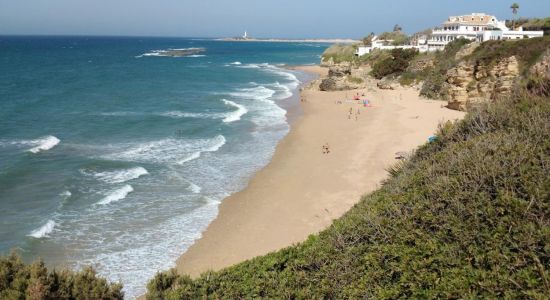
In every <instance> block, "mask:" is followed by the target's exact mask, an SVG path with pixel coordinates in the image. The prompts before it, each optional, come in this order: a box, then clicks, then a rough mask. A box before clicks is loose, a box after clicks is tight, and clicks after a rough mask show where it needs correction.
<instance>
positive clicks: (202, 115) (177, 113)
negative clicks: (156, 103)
mask: <svg viewBox="0 0 550 300" xmlns="http://www.w3.org/2000/svg"><path fill="white" fill-rule="evenodd" d="M157 115H159V116H162V117H168V118H195V119H222V118H224V117H225V114H223V113H221V114H217V113H193V112H185V111H179V110H172V111H166V112H161V113H157Z"/></svg>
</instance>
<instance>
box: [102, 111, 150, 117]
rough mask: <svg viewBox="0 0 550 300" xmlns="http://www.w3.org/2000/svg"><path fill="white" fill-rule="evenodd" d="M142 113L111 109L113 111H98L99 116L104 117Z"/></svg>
mask: <svg viewBox="0 0 550 300" xmlns="http://www.w3.org/2000/svg"><path fill="white" fill-rule="evenodd" d="M141 114H142V113H138V112H133V111H113V112H102V113H99V115H100V116H104V117H127V116H139V115H141Z"/></svg>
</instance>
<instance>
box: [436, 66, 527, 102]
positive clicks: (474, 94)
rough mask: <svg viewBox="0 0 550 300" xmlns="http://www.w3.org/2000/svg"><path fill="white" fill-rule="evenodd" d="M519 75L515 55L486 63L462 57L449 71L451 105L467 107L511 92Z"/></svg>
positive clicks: (448, 84)
mask: <svg viewBox="0 0 550 300" xmlns="http://www.w3.org/2000/svg"><path fill="white" fill-rule="evenodd" d="M518 75H519V63H518V60H517V59H516V57H515V56H512V57H508V58H505V59H501V60H500V61H498V62H497V63H496V64H495V65H492V66H486V65H483V64H480V63H476V62H471V61H462V62H461V63H459V64H458V65H457V66H456V67H454V68H451V69H450V70H449V71H447V80H446V82H447V84H446V85H447V86H446V88H447V94H448V107H449V108H451V109H456V110H466V109H467V107H468V105H470V104H472V103H476V102H481V101H489V100H493V99H495V98H497V97H498V96H502V95H507V94H510V93H511V91H512V89H513V87H514V84H515V82H516V80H517V78H518Z"/></svg>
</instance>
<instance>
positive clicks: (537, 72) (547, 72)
mask: <svg viewBox="0 0 550 300" xmlns="http://www.w3.org/2000/svg"><path fill="white" fill-rule="evenodd" d="M529 73H530V74H532V75H533V76H536V77H538V78H541V79H545V80H550V49H548V50H546V52H544V53H543V54H542V56H541V57H540V58H539V60H538V61H537V62H536V63H535V64H534V65H533V66H532V67H531V68H530V69H529Z"/></svg>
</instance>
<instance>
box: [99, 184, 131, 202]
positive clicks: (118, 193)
mask: <svg viewBox="0 0 550 300" xmlns="http://www.w3.org/2000/svg"><path fill="white" fill-rule="evenodd" d="M133 191H134V188H133V187H132V186H131V185H129V184H127V185H125V186H123V187H121V188H119V189H117V190H114V191H112V192H111V193H109V194H108V195H107V196H105V198H103V199H101V200H100V201H99V202H97V204H99V205H107V204H110V203H112V202H116V201H120V200H122V199H124V198H126V196H128V194H130V193H131V192H133Z"/></svg>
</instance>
